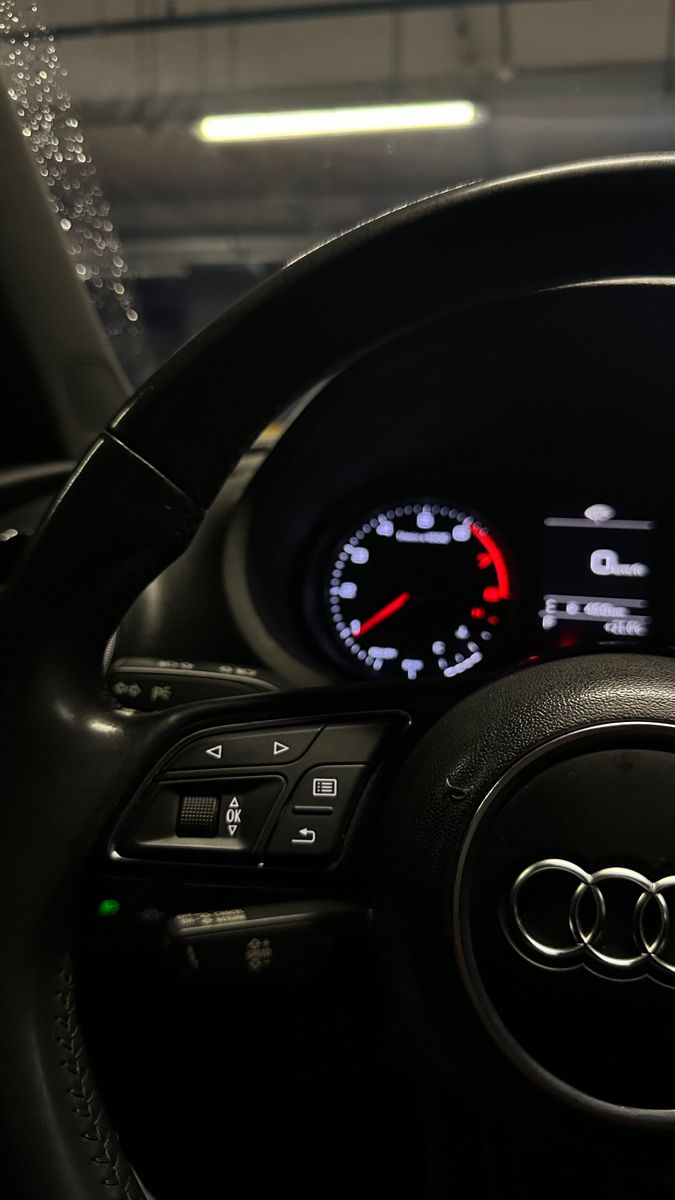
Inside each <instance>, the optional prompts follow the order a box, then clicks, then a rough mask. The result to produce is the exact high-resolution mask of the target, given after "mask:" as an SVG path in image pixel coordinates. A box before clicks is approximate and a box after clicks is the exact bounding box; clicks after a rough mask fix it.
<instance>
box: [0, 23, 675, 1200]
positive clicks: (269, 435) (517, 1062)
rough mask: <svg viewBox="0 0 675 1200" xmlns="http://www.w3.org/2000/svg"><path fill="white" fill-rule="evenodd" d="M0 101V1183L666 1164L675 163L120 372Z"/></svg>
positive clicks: (255, 300) (500, 209) (375, 234)
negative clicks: (0, 407) (0, 422)
mask: <svg viewBox="0 0 675 1200" xmlns="http://www.w3.org/2000/svg"><path fill="white" fill-rule="evenodd" d="M73 7H74V8H76V7H77V6H73ZM103 7H104V8H105V6H103ZM478 7H483V6H478ZM484 7H486V8H487V7H490V6H484ZM506 7H509V6H506ZM554 7H555V6H554ZM10 9H11V6H9V8H8V13H9V17H8V15H7V13H4V12H3V6H2V5H0V16H1V17H2V18H3V20H4V19H5V18H7V19H10V18H11V12H10ZM35 11H37V10H35ZM76 17H77V13H76V12H74V11H73V13H71V14H70V16H69V18H68V20H69V21H70V33H68V28H69V27H68V25H67V22H66V26H64V28H65V35H64V36H65V37H66V38H67V37H71V38H73V39H76V38H77V37H80V36H85V34H84V33H80V34H77V33H73V29H76V26H75V25H74V24H73V22H74V21H75V18H76ZM138 17H139V14H138V13H137V14H136V17H135V18H133V19H136V18H138ZM140 17H142V19H143V20H150V19H152V20H155V19H159V17H157V16H156V15H155V17H151V16H149V15H148V13H145V15H144V14H140ZM173 17H176V19H177V20H180V18H181V14H180V12H178V13H174V12H167V19H171V18H173ZM197 17H198V14H197V16H195V14H194V13H193V14H192V19H193V20H197ZM202 17H204V13H202V14H201V16H200V17H199V20H202ZM21 19H22V20H23V21H24V25H23V26H22V27H21V31H22V32H21V36H22V37H23V36H24V32H25V40H26V44H28V42H29V40H30V36H32V35H33V33H34V30H33V29H32V25H31V27H30V29H29V27H28V25H26V24H25V14H24V16H22V18H21ZM100 19H101V21H103V22H104V23H105V21H106V20H108V16H107V15H106V14H105V13H103V15H102V16H101V18H100ZM114 19H115V21H117V22H118V24H121V23H123V21H127V19H128V21H131V20H132V18H131V17H128V18H127V15H126V14H121V13H120V14H117V16H115V17H114ZM162 19H164V17H162ZM266 19H267V18H266ZM32 20H34V21H36V20H37V17H34V18H32ZM0 32H2V34H3V37H4V38H5V40H6V41H8V44H10V45H14V44H15V42H12V41H11V40H10V39H11V37H13V36H14V37H15V35H14V34H12V32H11V28H10V27H9V26H8V28H7V29H5V27H4V24H3V26H2V28H1V29H0ZM127 32H128V31H127ZM115 33H116V36H119V37H123V36H126V34H125V33H124V31H123V30H121V29H119V28H117V27H116V28H115ZM90 35H91V30H90V31H89V33H88V34H87V35H86V36H90ZM43 36H46V31H45V30H44V29H43V30H42V33H41V34H40V37H43ZM91 36H93V35H91ZM96 36H103V35H102V34H101V33H100V31H99V33H97V34H96ZM153 36H154V35H153ZM50 44H51V43H50ZM17 52H18V51H17ZM12 53H13V51H12ZM27 53H28V52H27V51H26V54H27ZM49 53H51V51H49ZM22 63H23V59H22ZM15 67H16V64H15ZM22 70H23V67H22ZM38 77H39V76H38ZM46 79H47V75H45V80H46ZM40 86H42V85H40ZM5 90H6V89H3V93H2V95H1V96H0V101H1V103H0V149H1V152H2V154H3V156H4V161H5V167H6V177H7V185H6V186H3V188H2V189H0V315H1V316H2V321H1V322H0V350H1V352H2V360H3V363H4V364H5V370H4V387H3V394H4V398H5V414H4V416H5V422H4V428H3V437H2V439H1V440H0V456H1V461H0V639H2V650H1V653H0V662H1V664H2V669H1V671H0V767H1V774H0V780H1V789H0V918H1V922H2V929H3V955H2V967H1V970H0V1187H1V1194H2V1195H3V1196H7V1197H8V1198H11V1200H15V1198H16V1200H37V1198H38V1197H39V1198H40V1200H94V1197H96V1196H102V1195H103V1196H105V1197H108V1198H109V1200H123V1198H126V1200H179V1198H180V1200H184V1198H186V1197H193V1196H194V1197H200V1198H201V1197H203V1198H204V1200H211V1198H214V1200H215V1198H216V1197H220V1196H226V1195H227V1196H246V1197H263V1196H268V1195H271V1194H275V1193H276V1192H278V1191H280V1192H283V1193H286V1192H288V1193H289V1194H292V1195H293V1196H295V1197H297V1198H298V1200H304V1198H307V1200H309V1198H310V1197H312V1198H314V1197H316V1196H326V1197H333V1196H335V1197H337V1196H341V1197H342V1196H344V1195H345V1194H349V1193H351V1194H353V1195H355V1196H357V1197H359V1198H361V1197H363V1198H364V1200H369V1198H370V1197H375V1196H378V1197H379V1196H388V1197H392V1198H395V1197H396V1198H397V1197H400V1198H403V1197H410V1196H414V1197H419V1198H420V1200H441V1198H446V1197H447V1198H448V1200H449V1198H451V1197H455V1196H459V1195H461V1194H470V1195H471V1196H472V1197H476V1198H480V1200H482V1198H483V1197H484V1198H485V1200H509V1198H510V1197H516V1198H521V1200H534V1198H535V1197H537V1198H538V1197H541V1196H547V1197H549V1196H550V1197H568V1196H569V1195H570V1194H572V1193H573V1192H575V1191H576V1192H580V1193H581V1194H582V1195H594V1196H610V1195H611V1196H616V1197H631V1198H634V1197H651V1196H663V1195H668V1194H669V1193H670V1192H671V1191H672V1190H673V1188H675V1037H674V1036H673V1028H674V1017H675V993H674V992H673V988H674V987H675V919H674V917H673V915H672V914H675V908H671V905H675V820H674V819H673V803H674V796H675V669H674V661H673V654H674V647H675V606H674V595H675V552H674V550H673V538H672V528H673V524H674V523H675V487H674V484H673V480H674V478H675V477H674V474H673V446H674V445H675V408H674V407H673V404H672V402H671V392H672V389H673V378H674V376H675V351H674V346H675V340H674V337H673V330H674V329H675V288H674V286H673V285H674V282H675V226H674V225H673V213H674V212H675V154H673V153H670V152H668V151H666V150H660V149H659V148H658V147H656V148H654V150H653V152H652V153H640V154H626V155H620V156H612V157H607V156H605V157H601V158H594V159H586V160H584V161H579V162H573V163H569V164H564V165H561V166H550V167H546V168H544V167H541V168H537V169H533V170H530V171H527V172H521V173H518V174H512V175H507V176H504V177H502V178H498V179H494V178H488V179H481V180H476V181H473V182H465V183H464V184H463V185H462V186H453V187H449V188H448V189H446V190H443V191H437V192H436V194H434V195H431V196H429V197H427V198H425V199H418V200H414V201H411V202H410V203H406V204H403V205H401V206H399V207H396V208H393V209H392V211H389V212H387V213H385V214H384V215H382V216H377V217H374V218H373V219H372V220H369V221H366V222H364V223H362V224H358V225H356V227H355V228H353V229H351V230H350V231H347V232H345V233H342V234H341V235H340V236H337V237H335V238H330V239H329V240H327V241H325V242H324V244H322V245H320V246H319V247H318V248H317V249H314V250H312V251H311V252H309V253H307V254H303V255H301V256H299V257H298V258H296V259H295V261H293V262H291V263H290V264H289V265H287V266H285V267H283V269H281V270H279V271H275V272H274V273H269V274H268V273H266V274H268V277H267V278H265V279H263V280H262V281H261V282H260V283H259V284H258V285H257V286H256V287H254V288H252V289H251V290H246V292H245V294H244V295H242V296H240V297H239V298H238V299H237V300H236V302H234V303H226V302H223V303H222V305H221V309H222V311H221V314H220V315H219V316H217V317H216V319H215V320H213V321H212V322H211V323H209V324H207V325H206V327H205V328H204V329H203V330H202V331H201V332H199V333H197V334H196V335H195V336H194V337H192V338H191V339H190V340H188V341H187V342H186V343H185V344H184V345H182V346H181V347H180V348H177V347H172V351H173V352H172V353H171V354H170V356H168V357H166V361H164V362H161V363H153V367H155V368H156V369H153V370H152V371H149V372H146V373H145V375H144V376H143V377H141V378H134V371H135V368H134V359H133V356H131V357H129V358H128V359H127V361H126V362H124V363H123V361H122V360H123V355H122V354H120V353H118V348H117V347H118V344H119V343H118V342H116V340H115V337H114V336H112V335H111V334H110V333H109V332H108V331H107V327H106V322H105V319H104V313H103V309H102V308H101V306H100V304H99V307H98V308H96V307H95V305H94V304H93V303H92V302H91V298H90V295H89V293H88V291H87V290H86V286H85V284H86V285H87V286H88V285H89V284H91V283H92V279H91V277H90V276H89V275H88V276H87V279H86V280H85V278H84V276H85V274H86V272H87V271H89V270H90V268H89V266H88V267H87V268H86V271H82V272H79V274H80V278H78V273H77V272H76V271H74V270H73V259H75V261H76V263H77V264H79V262H80V259H79V258H78V257H77V255H73V254H71V253H70V251H69V249H68V246H69V245H70V246H72V240H71V242H67V241H66V242H64V240H63V239H62V236H61V234H62V233H63V232H64V228H63V221H70V217H66V216H64V215H63V213H64V212H65V211H66V210H65V209H64V208H63V207H61V208H55V206H54V203H53V196H52V197H51V199H50V197H49V195H48V194H47V192H46V191H45V187H44V184H43V181H42V180H41V179H40V172H39V171H37V170H36V169H35V161H33V159H34V158H36V157H37V162H38V165H39V164H40V162H41V160H42V158H44V153H45V151H44V145H43V144H42V143H41V144H40V148H39V152H38V153H37V156H36V153H35V147H34V146H31V145H28V144H27V143H29V142H30V140H31V137H32V136H33V135H35V137H42V134H39V133H38V132H37V127H36V129H35V130H34V131H33V132H32V133H29V134H28V135H26V136H22V126H21V123H20V120H19V121H17V112H16V107H15V106H16V103H17V101H16V95H12V92H11V90H10V92H9V93H8V96H6V95H5ZM22 103H23V101H22ZM22 111H23V110H22ZM65 111H66V110H65V109H64V112H65ZM68 111H70V110H68ZM242 111H243V112H244V114H246V110H242ZM303 111H304V110H303ZM315 111H316V112H318V111H319V110H312V112H315ZM332 111H333V113H334V119H335V120H337V117H336V116H335V113H339V112H341V111H342V110H338V109H337V108H335V107H334V109H333V110H332ZM359 111H361V110H359ZM297 112H298V113H299V114H300V116H303V112H301V111H300V109H298V110H297ZM378 112H379V109H378ZM235 115H237V117H238V119H241V120H244V117H242V113H241V112H239V113H238V114H235ZM277 115H278V114H277ZM281 115H282V116H285V117H287V116H288V114H287V113H286V114H283V113H282V114H281ZM296 115H297V114H296ZM254 116H255V117H256V119H258V118H260V116H261V114H260V113H256V114H254ZM19 117H20V119H21V113H19ZM371 117H372V115H371ZM72 119H73V118H70V117H68V120H72ZM212 119H213V120H214V121H215V120H216V118H215V117H214V118H212ZM219 119H220V118H219ZM222 119H223V120H225V118H224V117H223V118H222ZM252 119H253V118H252V117H250V118H249V117H246V120H252ZM298 119H299V118H298ZM363 119H364V118H363V117H362V116H361V117H359V120H363ZM372 119H374V118H372ZM378 119H379V118H378ZM398 119H400V120H402V119H404V118H401V117H400V116H399V118H398ZM405 119H408V118H405ZM409 119H410V120H412V119H413V118H412V117H410V118H409ZM415 119H418V118H417V116H416V117H415ZM424 119H425V120H429V119H431V118H430V117H429V116H428V115H427V116H426V117H425V118H424ZM434 119H435V118H434ZM351 120H352V121H354V120H356V117H355V116H353V115H352V117H351ZM41 128H42V126H41ZM69 128H70V129H75V126H74V125H72V126H69ZM246 128H248V127H246ZM25 129H26V126H25V125H24V126H23V130H24V132H25ZM43 132H44V130H43ZM48 136H49V137H51V136H52V133H51V131H50V132H49V134H48ZM69 136H70V135H69ZM233 136H234V135H233ZM236 136H237V137H239V136H240V134H239V132H237V134H236ZM242 136H243V135H242ZM246 136H247V137H248V136H251V135H250V133H247V134H246ZM266 136H268V137H271V136H274V134H273V133H272V134H269V133H268V134H267V135H266ZM284 136H286V135H284ZM289 136H290V135H289ZM293 136H298V135H297V133H296V134H294V135H293ZM406 136H409V137H412V136H413V135H412V134H410V133H408V134H407V135H406ZM31 150H33V154H31ZM55 152H58V151H55ZM83 158H84V152H83ZM47 161H48V162H49V161H50V160H49V158H47ZM59 178H60V177H59ZM61 182H62V181H61ZM49 186H51V184H50V185H49ZM59 187H61V183H59ZM65 202H67V203H70V201H63V198H62V200H61V201H59V203H65ZM75 203H77V202H75ZM92 203H93V202H92ZM99 203H100V204H102V203H103V202H102V201H100V202H99V200H96V205H99ZM85 207H86V206H85ZM68 211H70V210H68ZM92 211H94V210H92ZM102 212H103V209H102V208H100V207H96V206H95V211H94V216H93V218H92V219H93V220H94V221H96V220H98V221H99V226H96V225H95V224H94V225H93V226H92V229H93V230H94V234H93V238H94V242H96V237H97V236H98V235H97V233H96V229H99V231H102V230H103V224H102V222H103V221H104V220H105V221H107V220H108V218H107V215H104V216H101V214H102ZM105 212H106V214H107V212H108V210H107V209H106V210H105ZM90 215H91V214H90ZM78 219H79V218H78ZM73 220H75V217H73ZM108 223H109V224H110V230H107V233H108V234H109V235H110V237H112V236H113V225H112V222H108ZM59 224H60V225H61V230H59ZM65 232H66V233H68V232H69V230H65ZM82 236H83V237H84V235H82ZM102 237H103V234H102V233H101V238H102ZM109 250H110V246H109V245H108V244H107V243H106V246H105V247H104V245H103V240H101V256H102V259H101V261H102V262H103V254H104V251H105V254H108V252H109ZM111 253H112V254H113V259H112V261H113V262H115V261H117V259H119V262H120V263H121V262H122V258H121V251H120V250H119V247H118V246H117V243H115V245H114V246H113V250H112V252H111ZM88 261H89V260H87V262H88ZM123 270H124V268H123V267H115V271H117V274H114V275H113V276H111V278H112V280H113V282H112V289H113V293H114V294H115V295H117V296H118V297H123V304H124V306H125V307H123V310H122V311H123V314H124V315H125V320H128V321H129V322H130V323H131V324H133V325H135V324H136V321H137V319H138V314H137V312H136V310H135V309H134V308H131V307H130V305H131V300H130V299H129V298H128V296H127V293H126V291H125V287H126V284H125V285H124V286H123V284H122V283H120V282H119V281H120V279H122V278H126V277H125V276H124V275H123ZM106 287H107V284H106ZM115 287H117V289H118V290H117V292H115ZM119 288H122V291H121V292H120V291H119ZM90 290H91V292H92V295H94V292H93V285H92V289H90ZM108 300H109V297H108ZM102 313H103V315H102ZM129 314H131V316H129ZM117 316H118V318H119V313H118V314H117ZM130 377H132V378H133V382H130Z"/></svg>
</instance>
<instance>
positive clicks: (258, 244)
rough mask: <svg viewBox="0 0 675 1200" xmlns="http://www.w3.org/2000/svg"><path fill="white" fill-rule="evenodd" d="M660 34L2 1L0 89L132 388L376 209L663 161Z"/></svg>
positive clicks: (261, 4) (579, 2) (674, 135)
mask: <svg viewBox="0 0 675 1200" xmlns="http://www.w3.org/2000/svg"><path fill="white" fill-rule="evenodd" d="M674 24H675V23H674V20H673V4H672V3H671V2H670V0H530V2H529V3H500V4H489V3H474V4H469V3H451V2H448V0H426V2H421V0H396V2H392V0H326V2H318V0H310V2H303V0H294V2H293V3H292V4H288V5H286V4H282V3H279V0H241V2H240V3H238V4H236V5H228V4H225V3H223V2H222V0H176V2H174V3H171V2H167V3H162V2H161V0H107V2H106V0H40V2H39V3H36V4H33V3H20V2H18V0H0V33H2V35H3V39H4V51H5V52H4V58H3V62H4V77H5V83H6V87H7V90H8V91H9V92H10V95H11V96H12V97H13V99H14V102H15V105H16V107H17V113H18V115H19V119H20V120H22V121H23V122H24V123H27V124H28V126H29V127H28V130H27V133H26V136H28V137H31V138H32V139H33V140H34V141H35V138H36V135H37V134H38V133H39V131H40V130H42V134H44V133H45V128H46V129H47V133H48V135H49V136H48V138H47V144H46V149H47V152H48V153H47V155H46V160H45V144H44V138H43V145H42V147H40V145H39V144H37V143H36V144H34V149H35V150H36V155H37V156H38V159H40V158H42V161H41V162H39V165H40V168H41V172H42V174H43V175H44V177H45V179H46V182H47V183H48V184H49V186H50V189H51V195H52V200H53V203H54V205H55V207H56V209H57V215H59V219H60V221H61V223H62V229H63V232H64V236H67V237H68V238H69V247H70V252H71V253H72V254H73V257H74V260H76V264H75V265H76V269H77V270H78V272H79V274H80V276H81V278H83V280H84V282H85V283H86V284H87V285H88V286H90V287H91V288H92V290H93V291H94V292H96V293H97V300H98V303H99V308H100V309H101V311H102V314H103V317H104V322H105V324H106V327H107V328H108V331H109V332H110V333H111V335H113V336H114V337H115V338H116V339H117V342H118V344H119V345H121V346H122V350H123V355H122V356H123V357H124V358H125V362H126V365H127V369H128V370H130V373H131V374H132V376H133V377H134V381H135V382H139V381H140V379H141V378H143V377H144V376H146V375H148V374H149V373H150V372H151V371H152V370H153V369H154V368H155V367H156V366H157V365H158V364H159V363H161V362H162V361H164V360H165V359H166V358H167V357H168V356H169V355H170V354H171V353H172V352H173V351H174V350H175V349H177V347H178V346H179V345H180V344H181V343H183V342H184V341H185V340H187V338H189V337H190V336H191V335H192V334H194V333H195V332H197V331H198V330H199V329H201V328H202V327H203V326H204V325H206V324H207V323H208V322H209V321H210V320H211V319H212V318H214V317H215V316H217V315H218V314H219V313H220V312H222V310H223V309H224V308H225V307H226V306H228V305H229V304H231V303H233V302H234V301H235V300H236V299H237V298H238V297H239V296H240V295H242V294H243V293H244V292H246V291H247V290H249V289H250V288H251V287H252V286H254V285H255V284H256V283H258V282H259V281H260V280H261V279H263V278H264V277H265V276H266V275H268V274H269V273H271V272H272V271H274V270H276V269H277V268H278V267H279V266H280V265H282V264H283V263H285V262H287V261H288V260H289V259H292V258H294V257H295V256H297V255H298V254H301V253H303V252H304V251H306V250H307V249H309V248H310V247H312V246H313V245H315V244H316V243H317V242H319V241H322V240H324V239H326V238H328V237H331V236H333V235H334V234H336V233H339V232H340V231H342V230H344V229H346V228H348V227H350V226H353V225H355V224H357V223H359V222H361V221H363V220H365V219H367V218H369V217H371V216H374V215H376V214H377V213H380V212H383V211H385V210H387V209H390V208H392V207H395V206H397V205H400V204H402V203H404V202H406V201H408V200H412V199H414V198H416V197H418V196H420V195H424V194H428V193H430V192H434V191H438V190H440V189H443V188H447V187H451V186H453V185H455V184H457V183H460V182H463V181H466V180H471V179H478V178H484V177H493V176H497V175H500V174H505V173H511V172H518V171H522V170H526V169H528V168H531V167H534V166H537V165H543V164H551V163H557V162H568V161H571V160H574V159H578V158H582V157H589V156H597V155H607V154H616V153H627V152H634V151H645V150H657V149H673V148H674V147H675V121H674V115H675V105H674V102H673V83H674V81H675V62H674V58H673V52H674V50H675V32H674ZM45 27H46V28H47V29H48V30H49V31H50V33H51V37H47V36H46V34H45V32H44V31H45ZM42 72H44V78H43V76H42ZM45 85H46V86H45ZM36 97H39V99H36ZM31 105H32V107H31ZM45 112H47V114H49V113H50V112H51V113H52V116H51V118H49V119H48V120H47V126H46V127H45V126H44V116H45ZM54 112H55V113H56V117H54ZM36 114H37V115H36ZM31 119H32V122H33V124H32V127H31V124H30V122H31ZM59 130H60V134H59V133H58V131H59ZM55 131H56V132H57V135H58V136H57V139H56V141H55V142H54V141H53V140H50V139H53V137H54V132H55ZM64 139H65V140H64ZM68 139H70V141H69V140H68ZM59 154H60V155H61V163H60V164H59V163H58V161H57V158H58V155H59ZM64 164H65V167H67V170H66V171H65V175H64ZM57 167H58V170H57V172H56V175H55V174H54V170H55V168H57ZM73 170H75V171H76V172H79V176H78V175H77V174H76V176H75V178H79V182H78V183H77V186H75V187H74V186H73V178H74V177H73V174H72V171H73ZM59 171H60V172H61V174H60V175H59ZM57 176H58V178H57ZM75 193H79V198H78V197H76V200H77V203H76V204H75V205H73V196H74V195H75ZM74 245H75V246H76V247H77V248H76V249H73V246H74ZM130 335H133V336H132V338H131V342H132V350H131V351H130V349H129V345H130V342H129V338H130Z"/></svg>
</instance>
